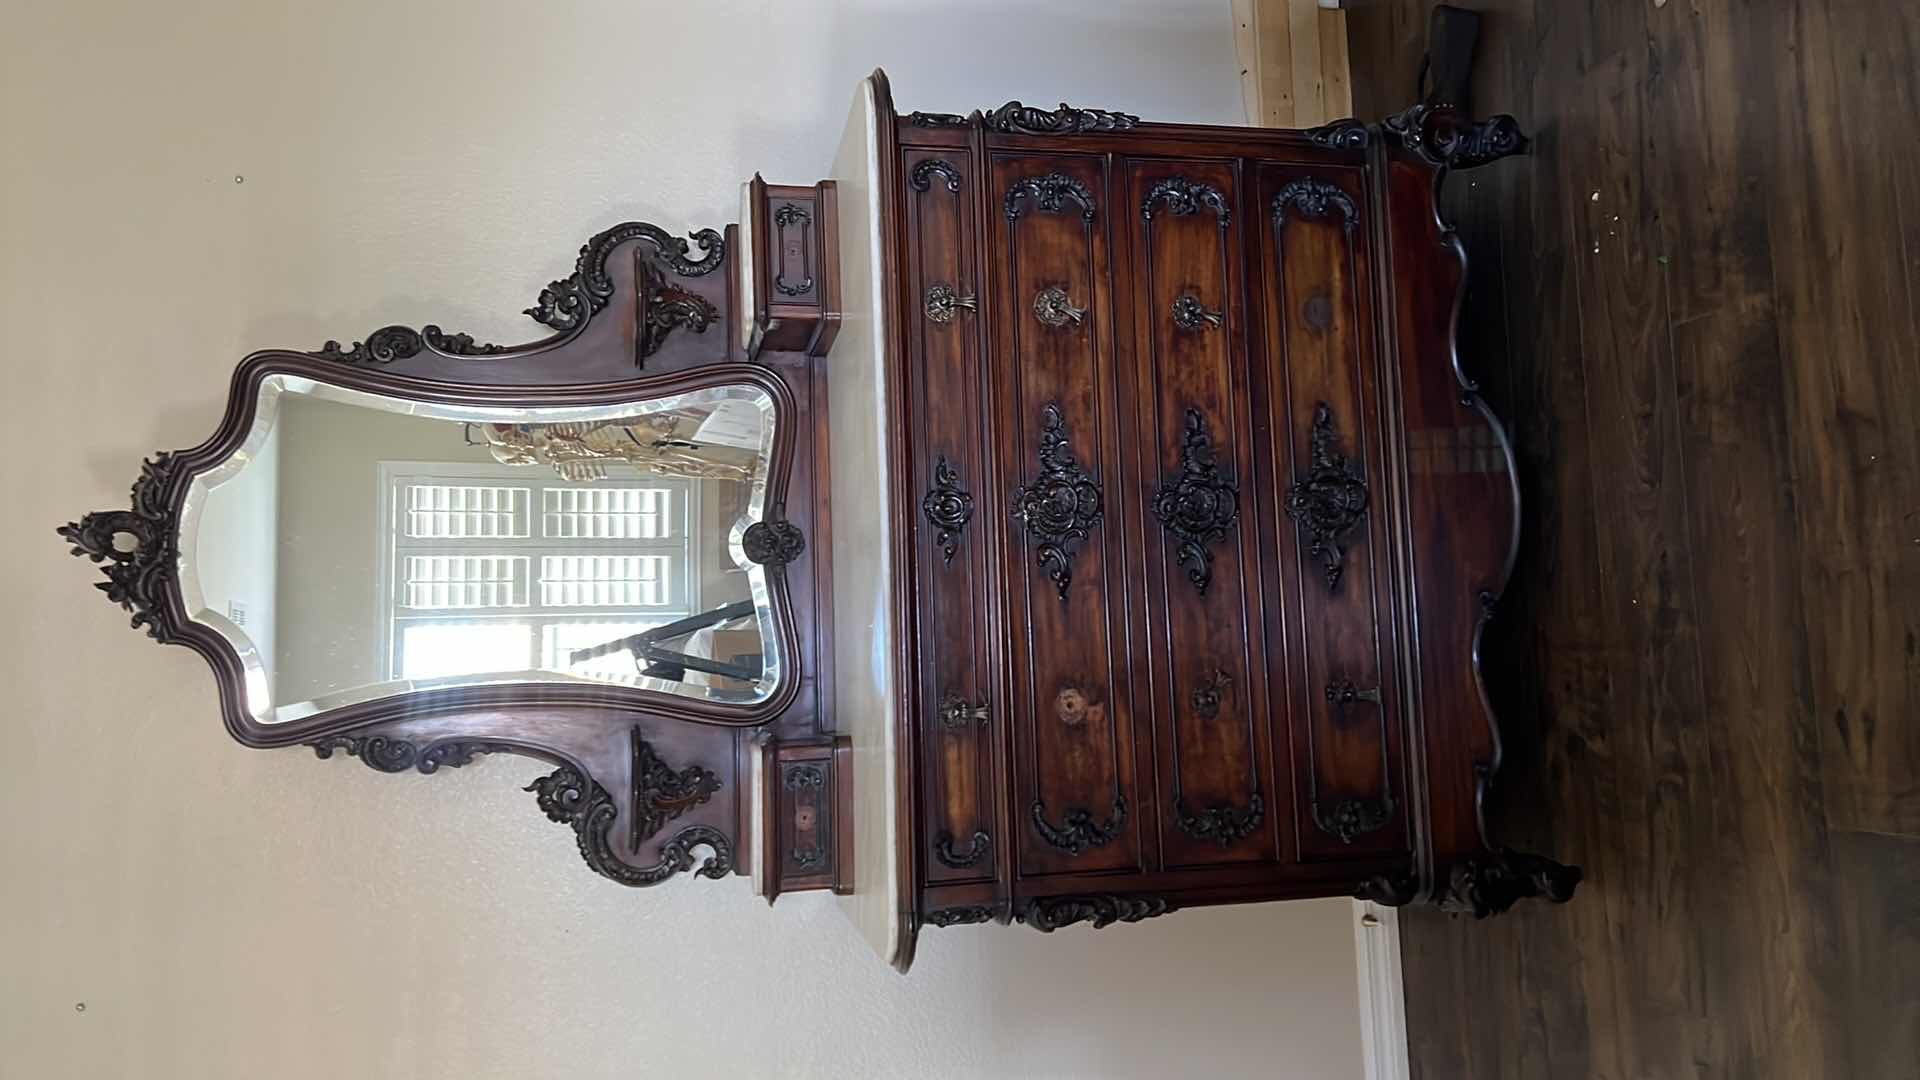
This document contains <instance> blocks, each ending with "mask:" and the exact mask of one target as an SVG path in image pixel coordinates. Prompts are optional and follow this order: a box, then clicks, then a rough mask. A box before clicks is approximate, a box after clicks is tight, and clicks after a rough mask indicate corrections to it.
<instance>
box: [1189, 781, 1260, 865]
mask: <svg viewBox="0 0 1920 1080" xmlns="http://www.w3.org/2000/svg"><path fill="white" fill-rule="evenodd" d="M1173 811H1174V819H1175V821H1176V822H1177V823H1178V824H1179V826H1180V831H1181V832H1184V833H1186V834H1187V835H1188V836H1191V837H1193V838H1194V839H1195V840H1199V841H1201V842H1203V843H1211V844H1217V845H1219V847H1220V849H1221V850H1222V851H1224V850H1226V849H1227V848H1230V847H1232V846H1233V845H1234V844H1236V843H1238V842H1239V841H1241V840H1244V839H1246V838H1247V837H1249V836H1252V835H1253V834H1254V833H1255V832H1256V831H1258V830H1259V828H1260V824H1261V822H1263V821H1265V820H1266V817H1267V800H1266V798H1265V797H1264V796H1262V795H1261V794H1260V792H1259V790H1258V789H1255V791H1254V792H1253V794H1252V795H1251V796H1250V797H1249V798H1248V800H1247V805H1246V806H1245V807H1244V808H1242V807H1238V806H1229V805H1224V804H1223V805H1220V806H1210V807H1208V808H1207V809H1205V810H1201V811H1198V812H1195V811H1193V810H1191V809H1189V808H1188V807H1187V804H1186V800H1185V799H1184V798H1182V797H1181V796H1180V795H1179V794H1178V793H1175V795H1174V802H1173Z"/></svg>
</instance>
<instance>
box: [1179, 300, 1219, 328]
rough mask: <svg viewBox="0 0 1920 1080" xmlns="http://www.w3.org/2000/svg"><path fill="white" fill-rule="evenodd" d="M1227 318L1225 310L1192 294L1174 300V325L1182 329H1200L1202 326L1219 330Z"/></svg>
mask: <svg viewBox="0 0 1920 1080" xmlns="http://www.w3.org/2000/svg"><path fill="white" fill-rule="evenodd" d="M1225 319H1226V313H1225V312H1222V311H1217V310H1215V309H1213V308H1210V307H1208V306H1207V305H1205V304H1203V303H1201V302H1200V298H1199V297H1197V296H1194V295H1192V294H1188V295H1186V296H1182V297H1180V298H1179V299H1177V300H1175V301H1174V302H1173V325H1175V326H1177V327H1179V328H1180V329H1182V330H1198V329H1200V328H1201V327H1206V328H1207V329H1210V330H1218V329H1219V328H1220V324H1221V323H1222V322H1223V321H1225Z"/></svg>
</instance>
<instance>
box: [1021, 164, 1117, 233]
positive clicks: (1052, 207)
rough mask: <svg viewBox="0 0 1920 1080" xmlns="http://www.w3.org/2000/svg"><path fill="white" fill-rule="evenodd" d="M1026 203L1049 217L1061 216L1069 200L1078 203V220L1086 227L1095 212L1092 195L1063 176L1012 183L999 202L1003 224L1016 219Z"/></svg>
mask: <svg viewBox="0 0 1920 1080" xmlns="http://www.w3.org/2000/svg"><path fill="white" fill-rule="evenodd" d="M1028 200H1032V202H1033V205H1035V206H1037V207H1039V208H1040V209H1041V210H1042V211H1044V212H1046V213H1049V214H1059V213H1064V212H1065V211H1066V208H1067V202H1068V201H1069V200H1071V201H1073V202H1076V203H1079V204H1080V217H1081V220H1083V221H1086V222H1087V223H1089V224H1091V223H1092V222H1093V219H1094V216H1095V214H1096V213H1097V212H1098V210H1097V208H1096V207H1095V206H1094V202H1093V192H1091V191H1088V190H1087V185H1085V184H1083V183H1081V182H1080V181H1078V180H1075V179H1074V178H1073V177H1071V176H1067V175H1066V174H1064V173H1047V174H1046V175H1044V176H1028V177H1023V178H1022V179H1020V180H1016V181H1015V182H1014V184H1013V186H1012V187H1010V188H1008V189H1007V196H1006V199H1005V200H1003V202H1004V208H1005V210H1006V214H1007V220H1008V221H1013V220H1015V219H1017V218H1019V216H1020V215H1021V213H1022V208H1023V207H1024V206H1025V204H1026V202H1027V201H1028Z"/></svg>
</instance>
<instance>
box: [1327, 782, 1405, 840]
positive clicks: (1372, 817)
mask: <svg viewBox="0 0 1920 1080" xmlns="http://www.w3.org/2000/svg"><path fill="white" fill-rule="evenodd" d="M1392 820H1393V797H1392V795H1391V794H1389V795H1388V796H1387V797H1385V798H1381V799H1341V800H1339V801H1338V802H1335V803H1334V804H1333V805H1332V806H1331V807H1327V806H1322V805H1321V803H1320V800H1319V799H1317V798H1316V799H1315V800H1314V801H1313V823H1314V824H1315V825H1318V826H1319V827H1320V831H1321V832H1324V833H1327V834H1329V835H1332V836H1335V837H1338V838H1339V840H1340V842H1341V843H1343V844H1351V843H1353V841H1354V839H1355V838H1356V837H1358V836H1361V835H1362V834H1365V833H1370V832H1375V831H1377V830H1379V829H1381V828H1383V827H1384V826H1385V825H1386V824H1387V822H1389V821H1392Z"/></svg>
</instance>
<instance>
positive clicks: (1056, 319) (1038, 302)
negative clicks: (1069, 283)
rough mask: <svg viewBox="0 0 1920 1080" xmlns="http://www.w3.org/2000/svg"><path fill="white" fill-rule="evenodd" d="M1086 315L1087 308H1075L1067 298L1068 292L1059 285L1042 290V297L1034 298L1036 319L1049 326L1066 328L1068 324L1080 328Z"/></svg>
mask: <svg viewBox="0 0 1920 1080" xmlns="http://www.w3.org/2000/svg"><path fill="white" fill-rule="evenodd" d="M1086 313H1087V309H1086V308H1080V307H1074V306H1073V301H1072V300H1069V299H1068V298H1067V290H1065V289H1063V288H1061V287H1060V286H1058V285H1052V286H1049V287H1047V288H1044V289H1041V290H1040V295H1038V296H1036V297H1034V298H1033V315H1034V318H1037V319H1039V320H1040V321H1041V322H1043V323H1045V324H1046V325H1048V326H1065V325H1067V324H1068V323H1073V324H1074V325H1075V326H1078V325H1079V324H1080V319H1081V317H1082V316H1084V315H1086Z"/></svg>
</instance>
